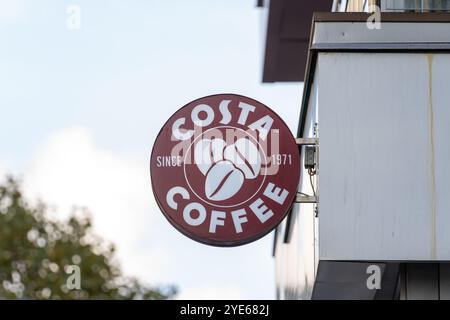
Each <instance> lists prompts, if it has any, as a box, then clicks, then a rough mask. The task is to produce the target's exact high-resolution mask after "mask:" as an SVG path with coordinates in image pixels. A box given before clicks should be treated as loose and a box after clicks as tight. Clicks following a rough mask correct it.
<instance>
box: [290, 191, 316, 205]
mask: <svg viewBox="0 0 450 320" xmlns="http://www.w3.org/2000/svg"><path fill="white" fill-rule="evenodd" d="M295 203H317V200H316V197H314V196H306V195H304V194H301V193H297V196H296V197H295Z"/></svg>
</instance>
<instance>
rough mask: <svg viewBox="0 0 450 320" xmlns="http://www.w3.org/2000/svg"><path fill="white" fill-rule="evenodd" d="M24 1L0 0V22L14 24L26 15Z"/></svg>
mask: <svg viewBox="0 0 450 320" xmlns="http://www.w3.org/2000/svg"><path fill="white" fill-rule="evenodd" d="M26 8H27V6H26V2H25V0H0V22H16V21H20V20H23V19H24V18H25V15H26Z"/></svg>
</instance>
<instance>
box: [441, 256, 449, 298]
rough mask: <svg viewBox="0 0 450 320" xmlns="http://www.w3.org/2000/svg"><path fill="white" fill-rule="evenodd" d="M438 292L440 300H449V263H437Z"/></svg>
mask: <svg viewBox="0 0 450 320" xmlns="http://www.w3.org/2000/svg"><path fill="white" fill-rule="evenodd" d="M439 290H440V291H439V294H440V299H441V300H450V264H449V263H440V264H439Z"/></svg>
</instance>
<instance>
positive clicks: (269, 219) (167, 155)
mask: <svg viewBox="0 0 450 320" xmlns="http://www.w3.org/2000/svg"><path fill="white" fill-rule="evenodd" d="M150 171H151V180H152V187H153V193H154V194H155V198H156V201H157V203H158V205H159V207H160V209H161V211H162V212H163V214H164V216H165V217H166V218H167V219H168V220H169V222H170V223H171V224H172V225H173V226H174V227H175V228H176V229H178V230H179V231H180V232H181V233H183V234H185V235H186V236H188V237H189V238H191V239H193V240H196V241H198V242H201V243H204V244H209V245H214V246H238V245H242V244H245V243H249V242H252V241H255V240H257V239H259V238H261V237H262V236H264V235H265V234H267V233H268V232H270V231H271V230H272V229H273V228H275V227H276V226H277V225H278V223H280V222H281V221H282V220H283V218H284V217H285V215H286V213H287V212H288V211H289V209H290V207H291V206H292V203H293V201H294V199H295V196H296V194H297V187H298V183H299V179H300V159H299V152H298V147H297V144H296V143H295V140H294V137H293V135H292V133H291V132H290V130H289V128H288V127H287V126H286V124H285V123H284V122H283V120H281V119H280V117H279V116H278V115H277V114H276V113H275V112H273V111H272V110H271V109H269V108H268V107H266V106H265V105H264V104H262V103H260V102H258V101H256V100H253V99H251V98H248V97H244V96H240V95H235V94H218V95H212V96H208V97H204V98H200V99H198V100H195V101H193V102H190V103H188V104H187V105H185V106H184V107H183V108H181V109H180V110H178V111H177V112H176V113H175V114H174V115H173V116H172V117H170V119H169V120H168V121H167V122H166V124H165V125H164V127H163V128H162V129H161V131H160V132H159V134H158V137H157V139H156V141H155V144H154V146H153V151H152V155H151V160H150Z"/></svg>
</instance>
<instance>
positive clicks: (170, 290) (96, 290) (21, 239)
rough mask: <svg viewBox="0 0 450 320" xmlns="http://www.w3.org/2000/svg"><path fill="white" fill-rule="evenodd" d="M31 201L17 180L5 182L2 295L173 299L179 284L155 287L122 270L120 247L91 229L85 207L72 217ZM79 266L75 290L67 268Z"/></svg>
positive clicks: (0, 225)
mask: <svg viewBox="0 0 450 320" xmlns="http://www.w3.org/2000/svg"><path fill="white" fill-rule="evenodd" d="M46 211H47V207H46V206H45V204H43V203H40V204H38V205H35V206H33V207H32V206H30V205H29V204H27V202H26V201H25V199H24V198H23V196H22V192H21V190H20V186H19V184H18V183H17V181H16V180H15V179H14V178H12V177H8V178H7V180H6V182H5V183H4V184H3V185H0V299H168V298H171V297H173V295H174V294H175V293H176V289H175V288H174V287H170V286H169V287H166V288H151V287H148V286H146V285H144V284H142V283H141V282H140V281H139V280H137V279H135V278H130V277H126V276H124V275H123V274H122V271H121V270H120V268H119V266H118V265H117V263H115V261H114V254H115V249H114V246H113V245H112V244H109V243H107V242H106V241H104V240H103V239H101V238H100V237H98V236H97V235H95V234H94V233H93V232H92V228H91V219H90V217H89V215H88V214H87V211H86V210H82V211H83V212H81V213H82V214H81V215H80V214H75V213H74V214H73V215H72V217H71V218H70V219H69V221H68V222H66V223H63V222H60V221H54V220H52V219H50V218H48V217H47V216H46ZM69 265H78V267H79V268H80V271H81V289H80V290H70V289H69V288H67V285H66V282H67V279H68V277H69V276H70V275H69V274H67V273H66V268H67V267H68V266H69Z"/></svg>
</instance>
